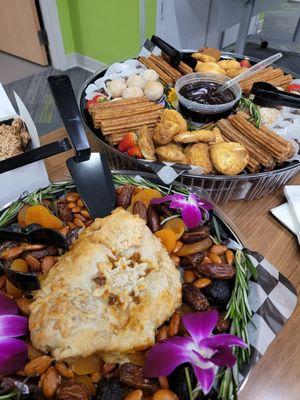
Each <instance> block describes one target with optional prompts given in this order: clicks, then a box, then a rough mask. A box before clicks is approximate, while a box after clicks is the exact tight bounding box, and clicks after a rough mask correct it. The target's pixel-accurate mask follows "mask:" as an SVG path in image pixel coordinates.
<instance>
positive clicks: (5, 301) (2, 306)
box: [0, 293, 18, 315]
mask: <svg viewBox="0 0 300 400" xmlns="http://www.w3.org/2000/svg"><path fill="white" fill-rule="evenodd" d="M17 313H18V306H17V303H16V302H15V301H14V300H12V299H9V298H8V297H7V296H5V294H3V293H0V315H15V314H17Z"/></svg>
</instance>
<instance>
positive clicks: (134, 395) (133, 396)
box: [124, 389, 143, 400]
mask: <svg viewBox="0 0 300 400" xmlns="http://www.w3.org/2000/svg"><path fill="white" fill-rule="evenodd" d="M142 398H143V391H142V390H140V389H137V390H134V391H133V392H131V393H129V394H128V395H127V396H126V397H125V398H124V400H142Z"/></svg>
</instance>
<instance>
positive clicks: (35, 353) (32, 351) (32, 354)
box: [27, 343, 43, 360]
mask: <svg viewBox="0 0 300 400" xmlns="http://www.w3.org/2000/svg"><path fill="white" fill-rule="evenodd" d="M27 349H28V358H29V360H33V359H35V358H38V357H41V356H42V355H43V353H42V352H41V351H40V350H38V349H36V348H35V347H33V345H32V344H31V343H28V344H27Z"/></svg>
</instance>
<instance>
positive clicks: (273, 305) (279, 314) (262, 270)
mask: <svg viewBox="0 0 300 400" xmlns="http://www.w3.org/2000/svg"><path fill="white" fill-rule="evenodd" d="M244 250H245V249H244ZM245 251H246V252H247V254H248V255H249V258H250V259H251V261H252V262H253V265H254V266H255V267H256V269H257V271H258V278H257V280H256V281H253V280H251V281H250V284H249V289H250V291H249V296H248V299H249V305H250V307H251V310H252V312H253V316H252V319H251V322H250V323H249V326H248V333H249V339H250V346H251V357H250V360H249V361H248V362H247V363H246V364H245V365H244V367H243V369H242V370H241V372H240V383H241V386H240V389H241V387H242V384H243V382H244V383H245V381H246V377H247V375H248V374H249V373H250V370H251V369H252V368H253V366H254V364H256V363H257V361H258V360H259V359H260V358H261V357H262V356H263V355H264V353H265V352H266V351H267V348H268V347H269V346H270V344H271V343H272V341H273V340H274V339H275V337H276V335H278V333H279V332H280V331H281V329H282V328H283V326H284V324H285V323H286V322H287V320H288V319H289V318H290V317H291V315H292V314H293V312H294V310H295V307H296V304H297V291H296V289H295V288H294V286H293V285H292V284H291V282H290V281H289V280H288V279H287V278H285V277H284V276H283V275H282V274H281V273H280V272H279V271H278V269H276V268H275V267H274V266H273V265H272V264H270V263H269V261H268V260H266V259H265V258H264V257H263V256H262V255H261V254H259V253H256V252H253V251H250V250H245Z"/></svg>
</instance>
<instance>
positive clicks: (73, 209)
mask: <svg viewBox="0 0 300 400" xmlns="http://www.w3.org/2000/svg"><path fill="white" fill-rule="evenodd" d="M71 211H72V213H73V214H76V213H80V211H81V208H80V207H78V206H75V207H73V208H72V209H71Z"/></svg>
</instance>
